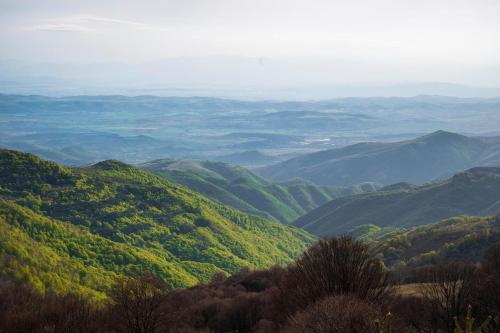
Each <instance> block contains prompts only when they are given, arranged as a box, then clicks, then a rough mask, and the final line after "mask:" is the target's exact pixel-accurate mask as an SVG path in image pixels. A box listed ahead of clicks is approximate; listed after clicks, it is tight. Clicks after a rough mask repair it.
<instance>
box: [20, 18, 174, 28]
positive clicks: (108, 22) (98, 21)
mask: <svg viewBox="0 0 500 333" xmlns="http://www.w3.org/2000/svg"><path fill="white" fill-rule="evenodd" d="M44 21H45V22H46V23H42V24H37V25H33V26H29V27H26V28H25V30H30V31H33V30H35V31H56V32H98V31H104V30H109V29H110V28H111V29H112V27H113V26H119V27H120V28H124V27H126V28H128V29H132V30H145V31H167V30H168V29H166V28H163V27H158V26H153V25H149V24H145V23H141V22H136V21H130V20H122V19H116V18H110V17H102V16H90V15H78V16H69V17H61V18H57V19H48V20H44Z"/></svg>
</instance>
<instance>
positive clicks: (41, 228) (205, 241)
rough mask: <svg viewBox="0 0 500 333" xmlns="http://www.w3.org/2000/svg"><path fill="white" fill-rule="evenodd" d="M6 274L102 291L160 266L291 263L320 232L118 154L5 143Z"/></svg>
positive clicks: (185, 276)
mask: <svg viewBox="0 0 500 333" xmlns="http://www.w3.org/2000/svg"><path fill="white" fill-rule="evenodd" d="M0 176H1V177H0V229H1V232H0V256H1V258H0V262H1V263H2V265H1V273H0V274H1V275H0V279H14V280H21V281H28V282H30V283H32V284H33V285H35V286H37V287H38V288H39V289H44V288H51V289H55V290H57V291H68V290H85V291H87V292H90V293H93V294H94V295H102V292H106V291H107V290H108V288H109V287H110V285H111V284H112V283H113V280H114V278H116V277H118V276H122V275H134V274H139V273H145V272H152V273H154V274H156V275H157V276H159V277H160V278H161V279H163V280H164V281H166V282H167V283H168V285H170V286H171V287H178V286H188V285H192V284H195V283H197V282H199V281H207V280H209V279H210V277H211V276H212V275H213V274H214V273H216V272H226V273H232V272H235V271H237V270H239V269H241V268H242V267H250V268H258V267H268V266H271V265H273V264H285V263H287V262H289V261H290V260H292V258H294V257H295V256H296V255H297V254H299V253H300V252H301V251H302V250H303V249H304V248H305V247H306V246H307V245H308V244H309V243H311V242H312V241H313V237H312V236H310V235H309V234H308V233H307V232H304V231H302V230H300V229H298V228H295V227H288V226H285V225H282V224H280V223H278V222H273V221H268V220H264V219H261V218H259V217H255V216H251V215H247V214H243V213H241V212H239V211H237V210H234V209H232V208H228V207H227V206H224V205H222V204H219V203H217V202H214V201H212V200H210V199H208V198H206V197H204V196H202V195H200V194H197V193H195V192H193V191H191V190H189V189H187V188H185V187H182V186H178V185H174V184H172V183H170V182H168V181H166V180H164V179H161V178H160V177H158V176H155V175H152V174H150V173H147V172H145V171H142V170H140V169H137V168H135V167H132V166H130V165H127V164H123V163H120V162H116V161H104V162H101V163H98V164H96V165H94V166H91V167H87V168H79V169H69V168H65V167H61V166H59V165H57V164H55V163H53V162H48V161H44V160H41V159H39V158H37V157H36V156H33V155H31V154H25V153H20V152H16V151H10V150H0Z"/></svg>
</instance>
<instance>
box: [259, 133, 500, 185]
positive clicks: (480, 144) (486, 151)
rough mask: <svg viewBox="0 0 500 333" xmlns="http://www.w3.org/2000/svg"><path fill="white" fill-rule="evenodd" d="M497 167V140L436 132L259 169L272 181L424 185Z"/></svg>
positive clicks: (499, 145) (499, 152)
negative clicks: (486, 167) (477, 168)
mask: <svg viewBox="0 0 500 333" xmlns="http://www.w3.org/2000/svg"><path fill="white" fill-rule="evenodd" d="M497 165H500V138H498V137H496V138H479V137H467V136H463V135H459V134H455V133H450V132H445V131H437V132H434V133H431V134H428V135H425V136H422V137H419V138H416V139H413V140H408V141H401V142H394V143H376V142H373V143H359V144H355V145H350V146H347V147H344V148H338V149H330V150H324V151H319V152H317V153H312V154H307V155H303V156H299V157H297V158H293V159H291V160H288V161H285V162H281V163H278V164H275V165H272V166H268V167H264V168H261V169H258V173H259V174H261V175H262V176H264V177H266V178H268V179H270V180H273V181H286V180H290V179H293V178H303V179H306V180H309V181H312V182H314V183H316V184H319V185H330V186H349V185H353V184H359V183H363V182H378V183H381V184H385V185H388V184H393V183H398V182H408V183H412V184H423V183H425V182H428V181H431V180H434V179H437V178H443V177H448V176H451V175H452V174H454V173H456V172H460V171H464V170H466V169H469V168H472V167H474V166H497Z"/></svg>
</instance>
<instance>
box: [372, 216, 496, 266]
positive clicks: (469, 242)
mask: <svg viewBox="0 0 500 333" xmlns="http://www.w3.org/2000/svg"><path fill="white" fill-rule="evenodd" d="M498 242H500V215H496V216H488V217H477V216H456V217H452V218H449V219H446V220H442V221H439V222H436V223H431V224H428V225H423V226H418V227H415V228H412V229H411V230H409V231H403V232H396V233H393V234H391V235H388V236H385V237H383V238H382V240H381V241H378V242H376V244H377V245H378V246H377V248H378V249H379V250H380V252H381V253H382V258H383V259H384V261H385V263H386V264H387V265H388V266H390V267H394V268H412V267H419V266H424V265H431V264H437V263H442V262H452V261H459V262H472V263H477V262H479V261H480V260H481V259H482V258H483V256H484V253H485V252H486V251H487V250H488V248H490V247H492V246H493V245H495V244H498Z"/></svg>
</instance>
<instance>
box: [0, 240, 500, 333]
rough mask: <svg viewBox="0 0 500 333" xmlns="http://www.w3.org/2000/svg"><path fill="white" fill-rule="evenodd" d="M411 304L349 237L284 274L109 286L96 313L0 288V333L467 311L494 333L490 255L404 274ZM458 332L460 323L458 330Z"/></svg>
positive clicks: (254, 324) (202, 328)
mask: <svg viewBox="0 0 500 333" xmlns="http://www.w3.org/2000/svg"><path fill="white" fill-rule="evenodd" d="M407 278H408V280H412V281H413V282H415V283H418V285H419V286H421V287H420V288H419V289H418V290H419V295H404V294H403V295H401V294H397V293H392V292H391V288H389V284H388V281H389V276H388V272H386V271H385V270H384V269H383V266H382V265H381V264H380V262H378V261H377V260H376V259H374V257H373V256H371V255H370V253H369V251H368V249H367V247H366V246H365V245H364V244H362V243H360V242H359V241H356V240H353V239H351V238H349V237H341V238H338V239H330V240H322V241H320V242H318V243H317V244H315V245H314V246H313V247H312V248H310V249H309V250H308V251H306V252H305V253H304V254H303V255H302V256H301V257H300V258H299V259H297V261H296V263H295V264H293V265H290V266H289V267H286V268H283V267H272V268H270V269H267V270H260V271H249V270H243V271H241V272H239V273H237V274H234V275H232V276H230V277H225V276H223V275H221V274H216V275H214V277H213V279H212V281H211V282H210V283H207V284H200V285H197V286H195V287H192V288H187V289H174V290H171V291H168V290H167V288H166V287H165V286H164V285H163V284H162V283H160V282H159V281H158V280H157V279H156V278H155V277H153V276H150V275H146V276H143V277H139V278H136V279H126V280H119V281H118V282H117V283H116V284H115V287H114V289H113V292H112V293H111V294H110V299H109V301H108V302H106V303H101V304H95V303H92V302H90V301H88V300H86V299H82V298H81V297H78V296H76V295H71V294H69V295H56V294H53V293H51V292H47V293H46V294H45V295H40V294H39V293H38V292H36V291H34V290H33V289H31V288H30V287H27V286H21V285H14V284H10V283H7V282H1V281H0V332H9V333H10V332H13V333H16V332H131V333H156V332H183V333H192V332H197V333H202V332H216V333H225V332H260V333H271V332H273V333H274V332H292V333H294V332H312V333H324V332H325V333H326V332H332V333H335V332H342V333H348V332H352V333H356V332H372V331H374V330H375V326H374V321H375V320H376V319H377V318H383V317H385V314H386V313H388V312H389V311H390V312H392V313H393V314H394V318H395V321H394V330H393V331H394V332H395V333H400V332H407V333H410V332H411V333H442V332H443V333H446V332H453V329H454V322H453V317H455V316H458V317H459V318H464V317H465V311H466V307H467V305H468V304H471V305H472V306H473V309H474V313H473V315H474V317H476V318H477V320H478V322H482V320H484V319H485V318H486V317H487V316H488V315H493V319H492V321H491V323H490V325H489V326H488V328H487V330H486V331H485V332H487V333H493V332H500V329H499V328H500V320H499V319H500V318H499V316H498V315H499V313H500V297H499V295H500V246H496V247H494V248H492V249H490V250H489V251H488V253H487V255H486V257H485V259H484V261H483V262H482V263H481V265H479V266H472V265H466V264H459V263H449V264H446V265H444V264H441V265H438V266H432V267H426V268H422V269H419V270H414V271H412V272H411V276H408V277H407ZM460 324H462V322H461V323H460Z"/></svg>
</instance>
